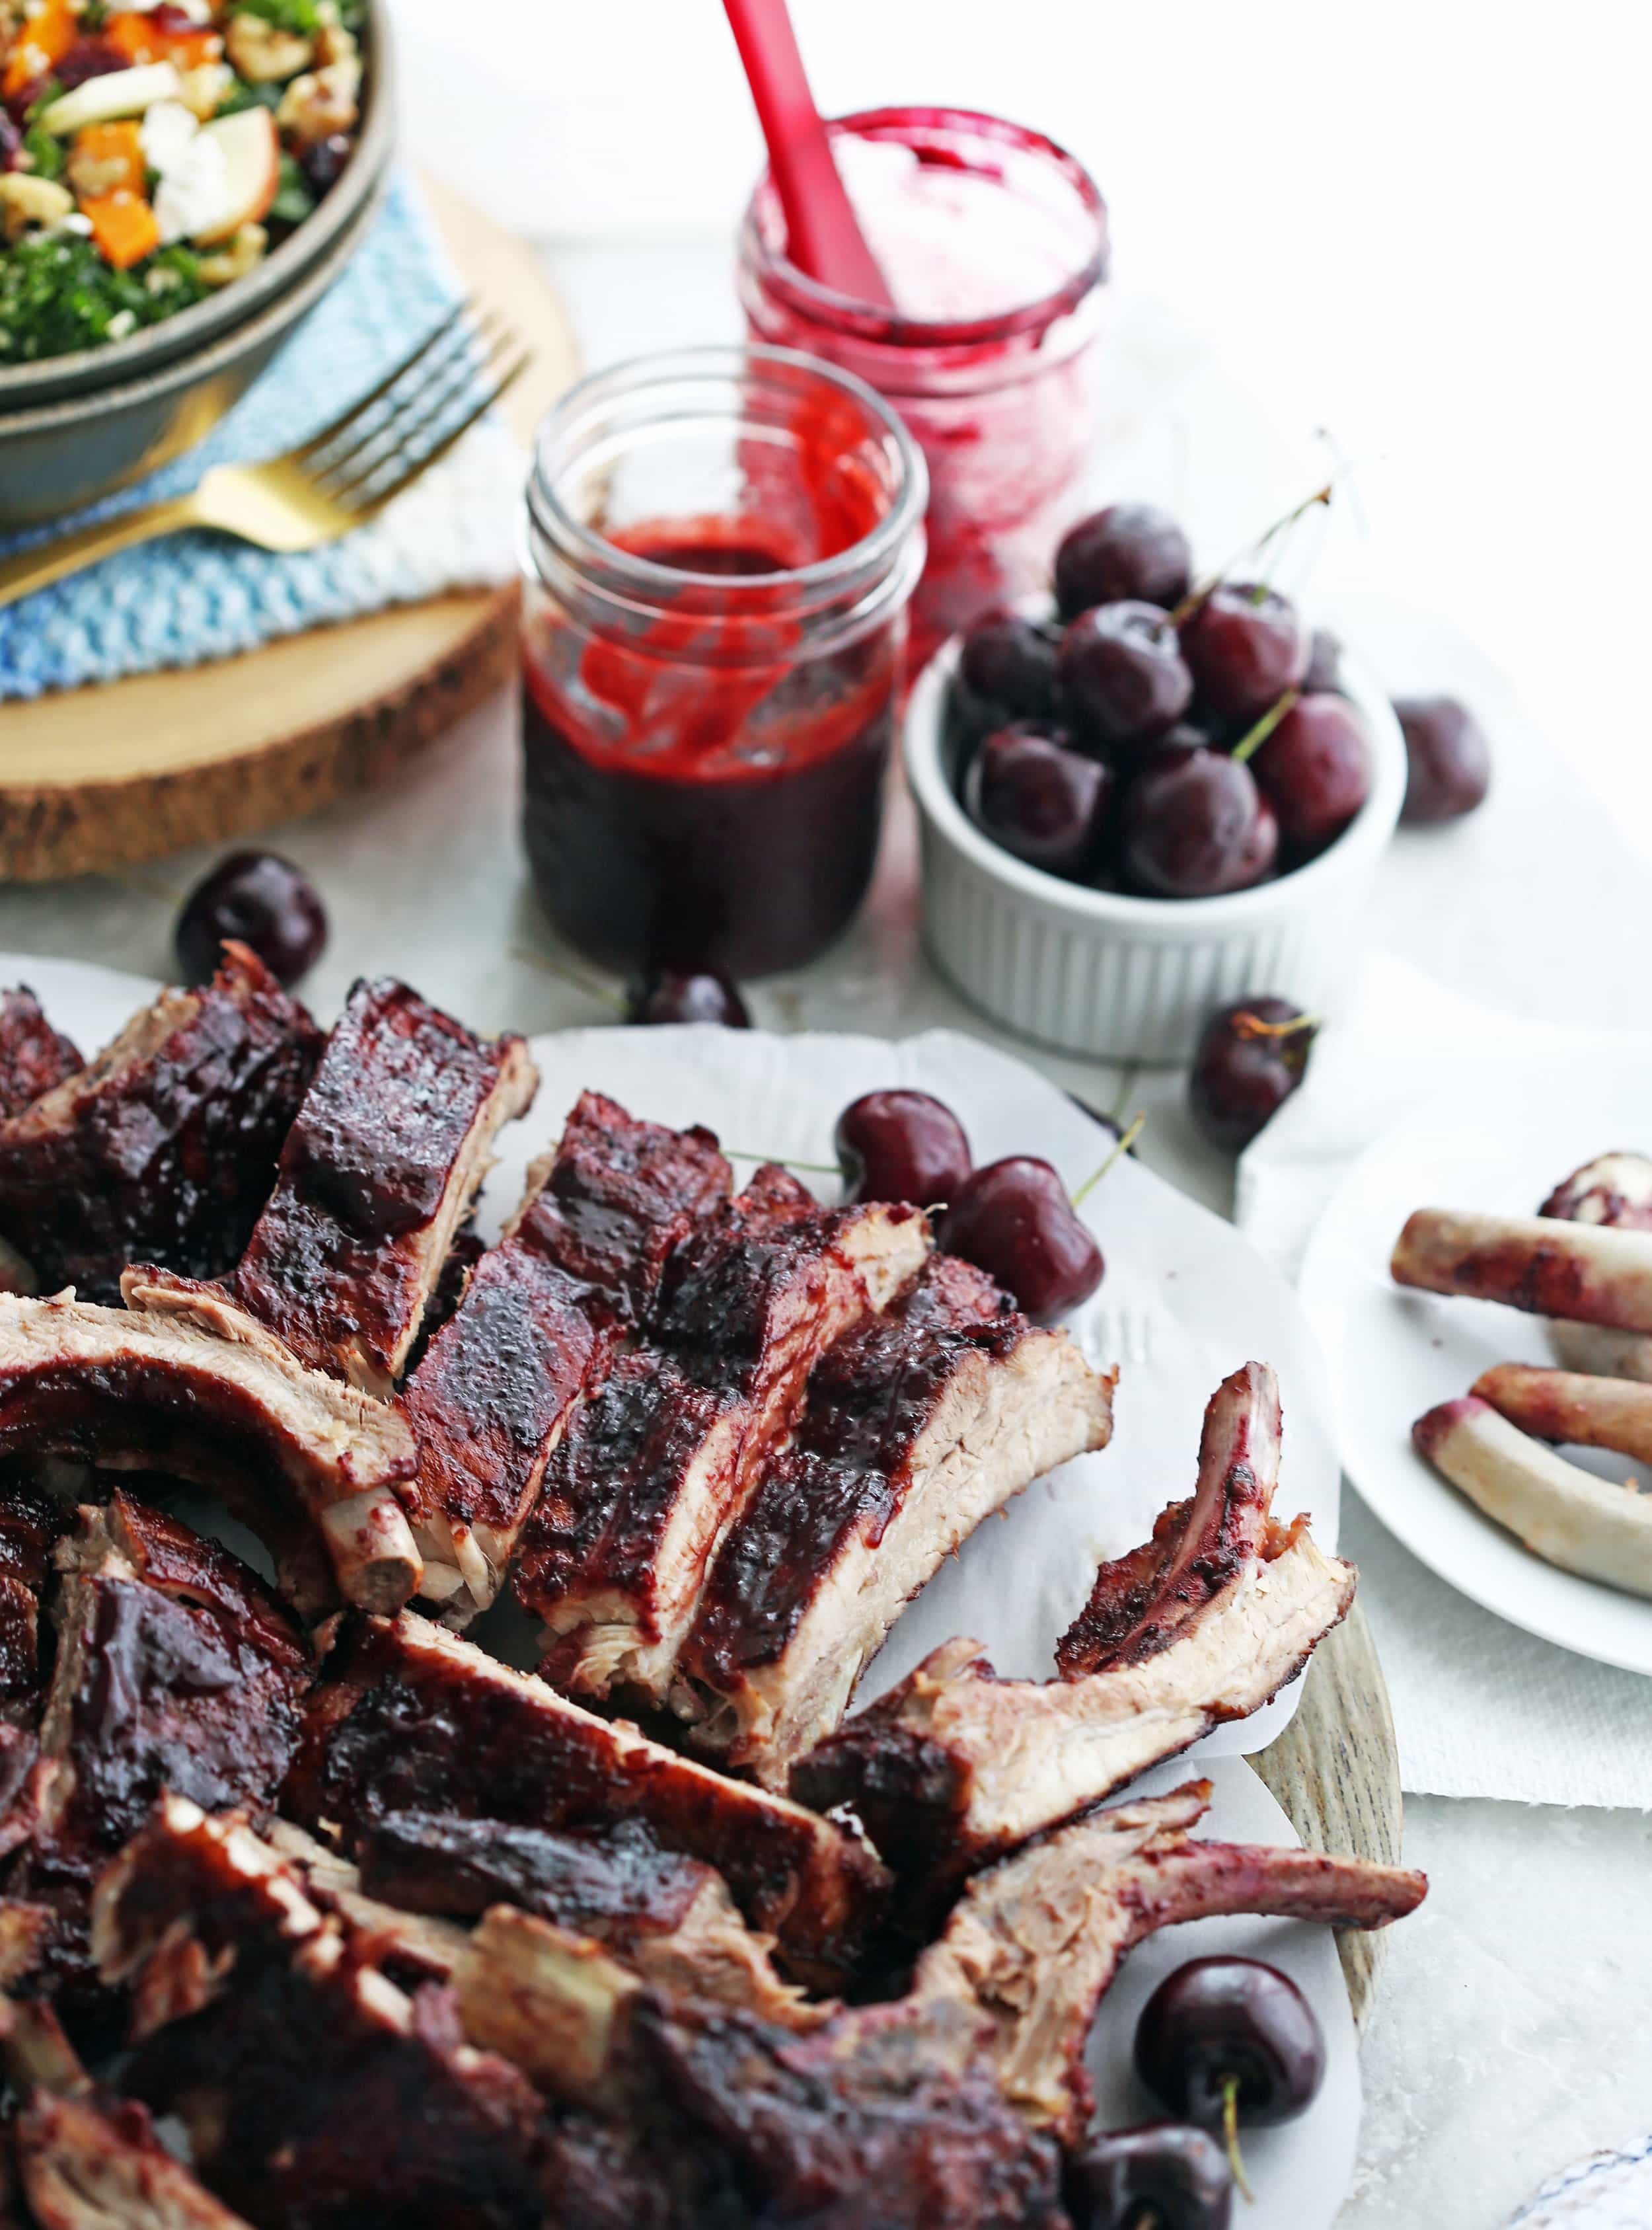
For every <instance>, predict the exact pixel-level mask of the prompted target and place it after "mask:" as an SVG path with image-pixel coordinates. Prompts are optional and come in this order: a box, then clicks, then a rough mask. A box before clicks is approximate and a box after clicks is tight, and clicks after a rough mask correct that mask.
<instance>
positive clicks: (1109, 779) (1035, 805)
mask: <svg viewBox="0 0 1652 2230" xmlns="http://www.w3.org/2000/svg"><path fill="white" fill-rule="evenodd" d="M1113 783H1114V776H1113V770H1112V769H1111V768H1110V767H1109V766H1106V765H1104V764H1102V762H1101V761H1100V760H1098V759H1093V758H1090V757H1086V756H1085V754H1084V753H1083V752H1082V751H1071V750H1070V749H1069V748H1068V746H1067V745H1066V744H1064V743H1063V742H1061V741H1060V740H1059V739H1058V738H1057V737H1054V736H1046V735H1040V734H1038V732H1036V731H1035V730H1033V729H1031V728H1000V729H999V730H998V731H997V732H995V733H994V734H993V735H990V736H988V737H987V739H986V741H985V742H984V743H983V744H981V747H980V750H979V751H977V752H976V754H975V756H974V759H972V760H971V762H970V764H969V770H968V772H967V774H966V775H965V777H964V810H965V811H966V812H967V814H968V815H969V817H970V819H971V820H972V821H973V822H974V823H975V826H976V827H977V828H979V829H980V830H981V832H982V833H983V835H987V836H990V837H991V838H992V839H993V842H994V843H995V844H1001V845H1002V846H1003V847H1004V849H1005V850H1006V852H1013V853H1014V854H1015V856H1016V858H1017V859H1018V860H1026V861H1027V862H1028V864H1029V865H1030V866H1032V867H1043V868H1045V870H1046V871H1047V872H1048V873H1051V874H1052V875H1066V876H1068V877H1077V878H1083V876H1084V875H1086V874H1087V873H1088V872H1089V871H1090V868H1091V867H1093V866H1094V865H1095V864H1096V861H1097V860H1098V859H1099V857H1100V853H1101V847H1102V828H1103V824H1104V822H1105V820H1106V817H1107V809H1108V804H1109V801H1110V799H1111V797H1112V795H1113Z"/></svg>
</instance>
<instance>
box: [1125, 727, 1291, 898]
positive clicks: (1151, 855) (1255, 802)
mask: <svg viewBox="0 0 1652 2230" xmlns="http://www.w3.org/2000/svg"><path fill="white" fill-rule="evenodd" d="M1259 808H1260V800H1259V798H1258V796H1257V785H1256V781H1255V778H1254V777H1252V775H1251V772H1250V768H1249V767H1248V766H1241V765H1240V764H1238V763H1237V761H1236V760H1234V759H1231V758H1230V757H1228V756H1227V754H1226V752H1225V751H1212V750H1210V749H1209V748H1208V747H1207V746H1205V745H1204V744H1186V745H1184V744H1178V745H1176V746H1175V747H1174V748H1173V749H1167V748H1163V747H1161V748H1160V750H1158V751H1155V752H1154V754H1153V755H1152V757H1150V758H1149V759H1148V761H1147V765H1146V767H1145V768H1144V769H1143V770H1142V772H1141V774H1140V775H1138V776H1137V777H1136V779H1135V782H1133V783H1131V785H1130V787H1129V789H1128V790H1126V792H1125V794H1124V804H1123V809H1122V816H1121V841H1120V848H1119V860H1120V865H1121V866H1122V869H1123V872H1124V879H1125V880H1126V882H1127V883H1128V885H1129V886H1130V887H1131V888H1132V889H1133V890H1136V891H1140V892H1142V893H1145V894H1146V895H1147V896H1148V897H1151V898H1166V899H1201V898H1210V897H1212V896H1213V895H1215V894H1216V893H1218V892H1222V891H1231V890H1235V889H1238V888H1240V887H1242V885H1243V880H1244V877H1245V875H1246V874H1247V873H1252V874H1255V873H1257V868H1256V867H1255V864H1254V863H1255V862H1256V860H1257V857H1258V854H1259V852H1260V853H1265V851H1266V845H1265V842H1264V841H1263V838H1264V836H1265V831H1259V830H1258V828H1257V819H1258V817H1259ZM1265 871H1266V870H1265V867H1264V868H1263V869H1262V870H1261V872H1264V873H1265Z"/></svg>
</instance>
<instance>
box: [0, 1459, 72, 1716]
mask: <svg viewBox="0 0 1652 2230" xmlns="http://www.w3.org/2000/svg"><path fill="white" fill-rule="evenodd" d="M73 1522H74V1505H73V1504H72V1503H69V1502H66V1501H61V1500H60V1499H59V1498H57V1497H56V1496H55V1495H52V1494H48V1493H47V1492H45V1491H44V1490H43V1489H42V1488H41V1487H38V1486H35V1485H33V1484H32V1483H31V1482H30V1481H29V1480H28V1479H3V1480H0V1718H4V1719H8V1720H10V1721H11V1722H12V1723H13V1724H16V1725H19V1726H33V1725H34V1724H35V1721H36V1720H37V1719H38V1718H39V1716H40V1705H41V1699H42V1694H43V1679H42V1664H41V1621H40V1607H41V1601H42V1595H43V1594H44V1592H45V1589H46V1586H47V1582H48V1579H49V1577H50V1575H51V1571H52V1551H53V1550H54V1549H55V1547H56V1546H57V1544H58V1542H59V1540H60V1539H61V1537H62V1536H63V1534H64V1533H65V1532H66V1531H67V1529H68V1527H69V1526H70V1524H73Z"/></svg>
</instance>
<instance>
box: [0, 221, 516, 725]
mask: <svg viewBox="0 0 1652 2230" xmlns="http://www.w3.org/2000/svg"><path fill="white" fill-rule="evenodd" d="M458 294H459V287H458V284H457V282H456V280H455V279H454V277H453V273H452V271H451V269H450V268H449V266H448V264H447V258H446V255H444V253H443V250H442V248H441V244H440V241H439V239H438V237H437V235H436V232H435V229H434V224H433V222H432V220H431V218H430V216H429V215H428V213H427V210H426V209H425V208H424V206H423V204H422V203H421V200H420V198H419V196H418V192H417V190H416V188H415V187H414V186H413V184H411V183H410V182H409V181H408V179H407V178H405V177H395V178H394V179H392V181H391V184H390V187H389V192H388V194H387V196H386V197H385V201H384V204H383V207H382V209H381V211H380V213H379V215H378V216H377V217H376V220H375V221H374V223H373V225H372V227H371V229H370V231H369V233H368V235H367V237H366V238H365V239H364V240H363V242H362V245H361V247H360V248H359V249H358V250H357V254H356V255H355V256H354V257H353V258H352V259H351V261H350V264H349V266H348V267H347V268H346V269H345V271H344V275H343V276H342V277H341V278H340V279H339V280H338V282H337V285H336V286H334V287H331V289H330V290H329V292H328V293H326V294H325V296H324V297H323V299H322V300H321V301H320V302H319V303H318V305H317V306H316V308H315V310H314V311H313V312H312V314H311V315H310V317H309V318H308V319H305V323H304V324H303V325H301V326H300V328H299V331H298V332H296V333H295V334H294V335H293V337H292V339H291V340H290V341H289V342H288V343H287V345H286V347H285V348H284V349H282V351H280V355H279V356H278V357H277V358H275V360H274V361H273V363H272V364H270V366H269V368H268V369H267V371H265V372H264V374H263V375H262V377H260V379H258V380H257V381H256V382H255V383H254V385H253V386H252V387H251V388H249V389H248V390H247V393H246V395H245V396H243V397H242V398H241V402H240V403H237V404H236V406H235V409H233V410H232V411H231V412H230V413H229V414H228V416H227V417H226V418H224V419H223V420H222V422H221V423H220V424H219V425H217V426H216V427H215V429H213V431H212V433H211V434H209V435H208V437H207V439H206V440H205V441H202V443H201V444H200V446H199V447H198V448H195V449H192V450H190V452H189V454H187V455H186V456H183V457H180V458H178V459H177V460H175V461H174V462H173V463H171V464H170V465H168V466H165V467H163V468H162V470H161V471H159V472H157V473H155V474H151V477H150V478H149V479H148V480H145V481H143V482H142V483H141V484H140V485H139V486H138V487H133V488H128V489H125V490H124V491H123V492H122V493H120V494H119V495H118V496H113V497H110V498H108V499H106V501H105V502H103V503H102V504H100V505H99V506H96V507H95V509H94V510H92V511H88V512H84V513H82V514H80V517H81V518H83V519H91V518H97V517H103V516H106V515H108V514H111V513H113V512H119V511H124V510H127V509H130V508H131V507H132V506H133V505H135V504H139V503H149V502H152V501H154V500H156V499H158V498H161V497H165V496H171V495H177V494H179V493H182V492H183V491H184V490H186V489H188V488H190V487H194V485H195V483H196V481H197V480H199V479H200V477H201V475H202V474H203V473H204V472H205V471H207V470H208V468H209V467H210V466H213V465H217V464H225V463H250V462H255V461H258V460H259V459H260V458H264V457H272V456H275V455H277V454H279V453H280V451H281V450H283V449H286V448H291V447H292V444H293V443H294V442H296V441H303V440H305V438H306V437H307V436H308V435H311V434H312V433H314V432H315V431H316V430H317V429H318V428H319V427H320V426H322V425H325V423H326V422H327V421H328V420H329V419H331V418H334V417H336V416H337V415H338V412H339V410H340V409H342V408H343V407H344V405H345V404H346V403H347V402H348V400H349V398H350V396H353V395H362V394H365V393H366V392H367V391H368V390H370V388H371V387H372V386H373V385H374V384H375V383H376V381H377V380H379V379H382V377H383V376H384V374H385V372H386V371H388V370H389V367H390V366H391V364H394V363H395V361H396V360H397V358H400V357H402V356H405V355H406V354H407V353H408V351H409V350H410V349H411V348H412V347H413V346H414V345H415V343H416V342H417V340H418V339H419V338H420V337H421V335H422V334H424V333H426V332H429V331H430V329H431V328H432V327H433V326H434V325H435V323H436V321H437V320H438V319H439V318H440V316H441V314H442V313H443V312H444V311H445V310H446V309H447V308H448V307H449V306H451V305H452V303H453V302H454V301H455V300H457V299H458ZM523 474H524V466H523V462H522V460H521V457H520V454H519V453H518V451H517V448H516V444H515V443H514V441H512V440H511V436H510V435H509V433H508V431H507V430H506V429H505V426H504V425H503V423H502V422H497V421H495V420H492V419H489V420H485V421H484V422H482V423H481V424H480V425H479V426H477V427H475V428H474V429H472V432H471V433H470V434H469V435H467V436H466V439H465V440H464V441H461V442H460V444H459V445H458V447H457V448H455V449H454V450H453V452H452V453H451V454H450V455H449V456H447V458H445V459H444V460H443V461H442V462H441V463H440V465H438V466H435V467H433V468H432V470H431V471H430V472H429V473H427V474H426V475H425V477H424V478H423V479H422V480H421V481H419V482H418V484H417V485H416V486H415V487H412V488H410V489H409V490H408V493H406V494H405V495H404V496H402V498H401V499H399V500H398V501H397V502H395V503H394V504H392V505H391V506H389V508H388V509H387V510H386V511H385V512H382V514H381V516H380V517H379V518H378V519H376V520H375V521H374V522H373V523H372V525H370V526H365V527H362V528H359V529H358V530H357V532H354V533H352V534H348V535H345V536H344V538H342V540H340V541H337V542H333V543H329V544H327V545H325V546H324V547H323V548H321V549H319V550H312V551H302V552H300V553H299V554H298V555H296V556H292V557H276V556H272V555H271V554H270V553H269V552H268V551H262V550H254V549H252V548H251V547H249V546H248V545H247V544H245V543H241V542H235V541H232V540H231V539H230V538H229V537H228V536H227V535H216V534H200V533H185V534H174V535H170V536H169V537H167V538H165V539H164V540H163V541H159V542H151V543H146V544H144V545H141V546H140V547H138V548H137V549H134V550H126V551H120V552H119V554H118V555H116V556H115V557H112V558H105V559H104V560H103V562H102V563H101V564H98V565H94V566H91V567H89V568H88V569H87V570H86V571H85V572H82V573H77V574H72V575H71V576H70V577H69V578H68V579H67V580H66V581H59V582H56V583H54V584H53V585H52V586H51V587H50V588H47V589H42V590H37V591H36V593H35V595H34V596H26V597H24V598H23V599H22V602H21V603H16V604H11V605H9V606H7V607H6V608H4V609H0V700H3V699H7V698H22V697H38V696H41V695H43V694H44V693H46V692H47V691H48V690H54V689H73V688H75V687H77V686H80V684H82V683H84V682H88V681H113V680H119V679H120V678H121V677H122V676H123V675H125V674H144V673H149V672H152V671H153V670H154V669H156V668H157V667H166V666H192V665H196V664H198V663H200V662H201V661H204V660H207V659H214V658H225V657H228V656H229V655H230V654H232V653H234V652H236V651H242V650H251V649H254V648H256V647H257V646H258V645H259V644H260V643H262V642H268V641H272V640H273V638H274V637H276V636H278V635H292V634H296V633H298V632H299V631H301V630H302V629H304V628H313V627H318V626H320V625H322V624H323V623H324V622H328V621H333V620H347V619H356V618H359V617H360V616H362V615H363V613H366V612H372V611H379V610H382V609H383V608H384V607H385V606H386V605H388V604H396V603H414V602H417V601H419V600H420V599H421V598H424V597H427V596H440V595H441V594H443V593H444V592H446V591H449V590H454V589H459V588H472V587H480V586H484V585H485V584H487V583H492V582H497V581H502V580H505V579H508V578H509V577H510V575H511V570H512V569H513V565H514V562H515V559H514V533H515V515H516V506H517V499H518V498H519V496H520V493H521V487H522V480H523ZM76 523H77V524H79V523H80V521H79V520H78V519H77V522H76ZM51 532H52V530H50V529H46V530H42V529H39V528H31V529H29V530H28V531H27V532H22V533H16V534H12V535H10V537H6V536H0V555H3V554H5V553H6V552H7V551H11V550H16V549H20V548H22V547H23V546H25V545H27V544H29V543H31V542H35V541H40V540H43V539H49V538H50V533H51Z"/></svg>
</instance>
